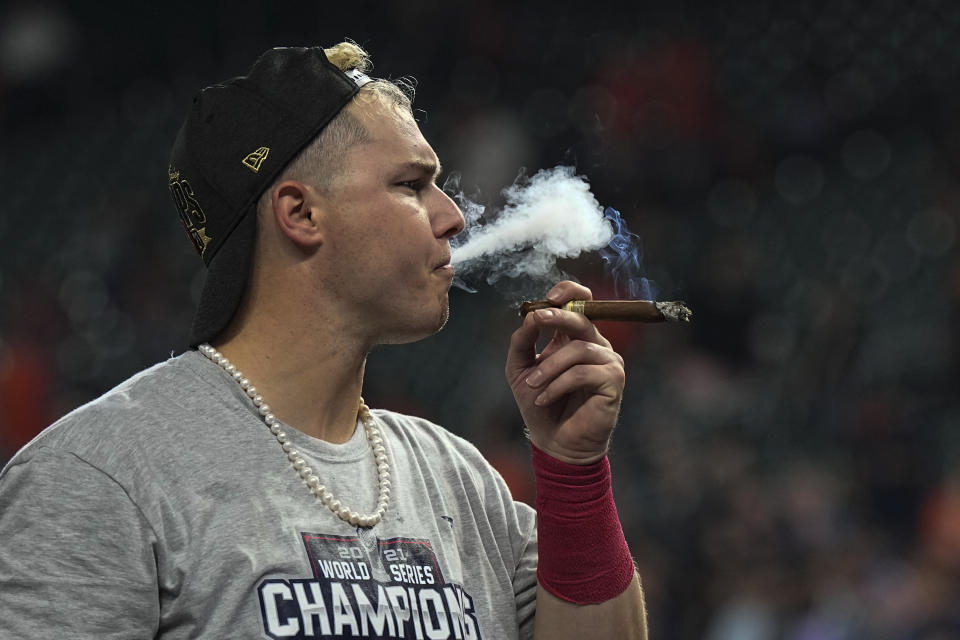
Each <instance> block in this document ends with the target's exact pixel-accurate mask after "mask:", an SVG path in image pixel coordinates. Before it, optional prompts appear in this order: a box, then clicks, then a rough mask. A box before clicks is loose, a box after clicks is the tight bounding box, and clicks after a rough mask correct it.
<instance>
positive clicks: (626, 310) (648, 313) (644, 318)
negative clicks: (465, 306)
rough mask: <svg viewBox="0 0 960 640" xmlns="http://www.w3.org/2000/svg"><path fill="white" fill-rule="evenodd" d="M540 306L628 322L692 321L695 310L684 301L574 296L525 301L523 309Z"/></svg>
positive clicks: (597, 318) (533, 308) (525, 311)
mask: <svg viewBox="0 0 960 640" xmlns="http://www.w3.org/2000/svg"><path fill="white" fill-rule="evenodd" d="M537 309H565V310H567V311H573V312H574V313H582V314H583V315H585V316H587V317H588V318H590V319H591V320H623V321H625V322H690V317H691V316H692V315H693V311H691V310H690V309H689V307H687V305H685V304H684V303H682V302H679V301H676V300H673V301H669V302H654V301H652V300H571V301H570V302H567V303H565V304H562V305H560V304H553V303H552V302H547V301H546V300H537V301H536V302H524V303H523V304H521V305H520V313H521V314H522V315H527V314H528V313H530V312H531V311H536V310H537Z"/></svg>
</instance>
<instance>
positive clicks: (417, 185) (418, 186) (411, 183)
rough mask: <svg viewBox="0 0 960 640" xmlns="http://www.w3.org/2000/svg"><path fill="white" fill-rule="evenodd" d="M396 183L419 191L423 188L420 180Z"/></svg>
mask: <svg viewBox="0 0 960 640" xmlns="http://www.w3.org/2000/svg"><path fill="white" fill-rule="evenodd" d="M397 185H398V186H401V187H406V188H408V189H413V190H414V191H420V190H421V189H422V188H423V183H422V182H421V181H420V180H404V181H403V182H398V183H397Z"/></svg>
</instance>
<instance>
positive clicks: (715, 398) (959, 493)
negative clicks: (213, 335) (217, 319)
mask: <svg viewBox="0 0 960 640" xmlns="http://www.w3.org/2000/svg"><path fill="white" fill-rule="evenodd" d="M958 35H960V5H958V4H957V3H954V2H949V1H947V0H926V1H920V0H918V1H916V2H894V1H892V0H890V1H880V2H872V3H868V2H856V1H853V0H846V1H830V2H827V1H823V2H813V1H804V0H799V1H795V2H790V3H757V2H749V1H748V2H741V3H732V2H731V3H721V5H714V6H713V7H711V8H696V5H693V4H691V5H687V6H684V5H682V4H678V3H633V2H629V3H628V2H622V3H611V2H604V1H600V2H591V3H573V4H563V3H554V2H550V3H547V2H523V3H508V2H503V1H500V0H493V1H487V2H465V3H438V2H429V1H425V0H408V1H407V2H403V3H399V2H383V3H364V2H356V3H344V5H343V6H341V7H339V8H331V7H328V6H327V5H326V3H292V2H287V1H278V2H269V3H268V2H262V3H258V2H244V1H240V2H194V3H186V2H176V1H174V2H164V3H149V4H147V3H139V2H129V3H118V2H96V3H92V2H91V3H67V2H55V1H50V0H46V1H40V2H12V3H11V2H7V3H4V4H0V150H2V153H0V194H2V196H3V197H2V199H0V247H2V251H0V293H2V295H3V298H4V300H6V302H5V304H4V305H3V306H2V308H0V461H3V460H5V459H7V458H8V457H9V456H10V455H12V454H13V452H14V451H15V450H16V449H17V448H18V447H19V446H21V445H22V444H23V443H24V442H26V441H27V440H28V439H29V438H30V437H31V436H32V435H33V434H35V433H36V432H37V431H39V430H40V429H41V428H42V427H43V426H45V425H46V424H48V423H49V422H50V421H52V420H53V419H55V418H57V417H59V416H60V415H62V414H63V413H65V412H67V411H69V410H70V409H72V408H74V407H76V406H78V405H80V404H82V403H84V402H86V401H88V400H90V399H92V398H93V397H95V396H96V395H98V394H100V393H102V392H103V391H105V390H107V389H108V388H110V387H111V386H113V385H115V384H116V383H118V382H119V381H121V380H122V379H124V378H125V377H127V376H128V375H130V374H132V373H133V372H135V371H137V370H139V369H141V368H143V367H145V366H147V365H150V364H152V363H154V362H156V361H158V360H161V359H163V358H166V357H168V356H169V355H170V354H171V353H177V352H179V351H181V350H182V349H183V348H184V343H185V339H186V334H187V329H188V327H189V322H190V318H191V316H192V309H193V304H194V297H195V295H196V294H197V292H198V288H199V286H200V284H201V282H202V277H203V276H202V272H201V269H200V267H201V263H200V261H199V259H198V258H197V256H196V255H195V253H194V252H193V249H192V247H191V246H190V244H189V242H187V240H186V238H185V237H184V234H183V232H182V230H181V229H180V227H179V225H178V223H177V221H176V215H175V212H174V209H173V207H172V205H171V203H170V201H169V196H168V192H167V188H166V159H167V153H168V150H169V146H170V144H171V142H172V140H173V137H174V135H175V132H176V129H177V128H178V126H179V123H180V121H181V118H182V116H183V115H184V114H185V112H186V109H187V105H188V104H189V102H190V99H191V97H192V95H193V93H194V92H196V91H197V90H198V89H199V88H200V87H202V86H205V85H207V84H210V83H213V82H215V81H218V80H221V79H223V78H226V77H230V76H233V75H239V74H241V73H244V72H245V71H246V69H247V68H249V65H250V64H251V63H252V61H253V60H254V59H255V58H256V56H257V55H258V54H259V53H261V52H262V51H263V50H264V49H266V48H268V47H271V46H278V45H303V44H323V45H330V44H333V43H335V42H337V41H339V40H341V39H343V38H344V37H350V38H352V39H354V40H356V41H357V42H359V43H360V44H361V45H363V46H364V47H366V48H367V49H368V50H369V51H371V53H372V54H373V56H374V62H375V63H376V68H375V70H374V71H375V75H379V76H383V77H397V76H401V75H412V76H414V77H416V78H417V79H418V81H419V89H418V96H417V102H416V106H417V107H418V108H419V109H420V110H421V111H419V112H418V117H419V119H420V120H421V124H422V128H423V130H424V132H425V134H426V136H427V138H428V139H429V140H430V141H431V142H432V143H433V145H434V147H435V148H436V150H437V152H438V153H439V155H440V157H441V159H442V161H443V163H444V165H445V166H446V167H447V169H448V170H455V171H458V172H460V173H461V174H462V175H463V180H462V183H463V186H464V188H466V189H467V190H468V191H471V192H474V193H479V194H480V198H481V199H482V200H484V201H485V202H488V203H491V204H495V203H496V201H497V197H498V193H499V190H500V189H501V188H503V187H505V186H506V185H508V184H510V182H511V181H512V180H513V179H514V177H515V176H516V175H517V173H518V171H519V170H520V169H521V167H526V168H527V169H528V171H530V172H532V171H534V170H536V169H539V168H544V167H552V166H554V165H556V164H559V163H567V164H573V165H575V166H576V167H577V171H578V173H580V174H583V175H585V176H587V177H588V178H589V180H590V181H591V184H592V185H593V191H594V193H595V194H596V195H597V197H598V199H599V200H600V202H601V203H602V204H603V205H610V206H614V207H616V208H618V209H619V210H620V211H621V212H622V213H623V214H624V216H625V217H626V219H627V220H628V221H629V224H630V227H631V229H632V230H633V231H634V232H636V233H638V234H639V235H640V236H641V237H642V240H643V244H644V247H645V252H646V255H645V263H646V268H647V275H648V276H649V277H650V278H652V279H653V280H655V281H656V282H657V283H658V285H659V291H660V295H661V297H662V298H664V299H676V298H680V299H685V300H687V301H688V303H689V304H690V306H691V307H692V308H693V309H694V311H695V317H694V323H693V324H692V325H691V326H690V327H671V326H656V327H623V326H616V325H609V326H606V327H604V329H605V331H607V332H608V333H609V335H610V337H611V339H612V340H613V342H614V343H615V346H616V347H617V348H618V350H619V351H620V352H621V353H622V354H623V355H624V356H625V358H626V359H627V363H628V375H629V378H628V387H627V397H626V401H625V408H624V412H623V418H622V421H621V424H620V426H619V429H618V432H617V435H616V440H615V447H614V449H615V453H614V454H613V456H612V461H613V465H614V469H615V475H614V478H615V485H616V492H617V495H618V503H619V505H620V509H621V516H622V519H623V522H624V525H625V528H626V531H627V536H628V539H629V541H630V544H631V547H632V549H633V551H634V553H635V556H636V559H637V563H638V565H639V566H640V569H641V571H642V574H643V577H644V581H645V585H646V591H647V597H648V605H649V609H650V620H651V629H652V635H651V637H655V638H672V639H685V638H706V639H709V640H725V639H737V640H740V639H744V640H753V639H756V640H760V639H765V638H771V639H773V638H783V639H789V640H833V639H837V640H840V639H847V638H850V639H853V638H881V639H885V638H918V639H919V638H923V639H933V638H957V637H960V616H958V611H960V607H958V605H957V603H958V602H960V598H958V596H960V589H958V576H960V473H958V466H957V462H958V459H960V428H958V427H960V400H958V387H960V384H958V378H960V351H958V338H960V328H958V327H960V324H958V322H960V253H958V244H957V240H958V238H957V235H958V225H960V188H958V186H960V180H958V178H960V166H958V161H960V110H958V108H960V83H958V80H960V47H958V46H957V45H958V43H957V41H958ZM304 108H309V105H304ZM371 233H376V229H371ZM565 266H566V267H567V269H568V270H569V271H570V272H571V273H572V274H574V275H576V276H577V277H579V278H580V279H581V280H583V281H584V282H586V283H587V284H589V285H590V286H592V287H594V289H595V291H597V292H598V293H599V294H602V293H604V292H606V293H608V294H609V293H610V292H611V289H612V282H611V281H610V279H609V277H607V276H606V275H605V274H604V273H603V271H602V269H601V268H600V267H599V265H598V264H597V262H596V261H594V260H591V259H586V260H581V261H579V262H577V263H574V264H569V265H565ZM452 304H453V307H454V311H453V316H452V319H451V322H450V323H449V325H448V327H447V329H446V330H445V331H444V332H443V333H441V334H440V335H438V336H436V337H434V338H431V339H429V340H426V341H423V342H422V343H419V344H417V345H412V346H404V347H385V348H381V349H379V350H377V351H376V352H374V354H372V356H371V360H370V365H369V373H368V382H367V389H366V393H365V395H366V397H367V399H368V401H369V402H370V403H371V404H372V405H373V406H378V407H387V408H393V409H397V410H401V411H408V412H413V413H417V414H420V415H423V416H425V417H428V418H430V419H433V420H435V421H437V422H439V423H441V424H444V425H446V426H447V427H449V428H450V429H451V430H453V431H454V432H457V433H460V434H462V435H464V436H466V437H468V438H470V439H471V440H473V441H474V442H476V443H477V444H478V445H479V446H480V447H481V448H482V449H483V450H484V451H485V453H486V454H487V455H488V456H489V457H490V458H491V460H493V461H494V462H495V463H496V464H497V466H498V467H499V468H500V469H501V470H502V472H503V474H504V475H505V477H507V479H508V480H509V482H510V484H511V486H512V488H513V489H514V491H515V494H516V495H517V497H518V498H520V499H526V500H529V499H530V496H531V492H532V487H531V478H530V475H529V472H528V471H527V461H526V458H527V452H526V449H525V445H524V443H523V442H522V438H521V436H520V429H521V424H520V422H519V420H518V416H517V414H516V410H515V408H514V406H513V403H512V400H511V398H510V395H509V391H508V389H507V387H506V384H505V383H504V382H503V380H502V374H501V367H502V359H503V355H504V351H505V347H506V342H507V339H508V336H509V333H510V332H511V331H512V329H513V327H514V326H515V325H516V323H517V318H516V315H515V311H513V310H512V309H510V308H508V306H507V305H506V304H505V303H504V301H503V300H502V298H501V297H500V296H499V295H498V294H497V292H495V291H492V290H489V289H483V288H482V289H481V290H480V291H479V292H478V293H476V294H472V295H471V294H466V293H463V292H460V291H454V293H453V294H452ZM198 441H199V442H202V434H198Z"/></svg>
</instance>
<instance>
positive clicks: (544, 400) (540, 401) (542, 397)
mask: <svg viewBox="0 0 960 640" xmlns="http://www.w3.org/2000/svg"><path fill="white" fill-rule="evenodd" d="M533 404H535V405H537V406H538V407H542V406H543V405H545V404H547V394H545V393H541V394H540V395H538V396H537V399H536V400H534V401H533Z"/></svg>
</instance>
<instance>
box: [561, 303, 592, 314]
mask: <svg viewBox="0 0 960 640" xmlns="http://www.w3.org/2000/svg"><path fill="white" fill-rule="evenodd" d="M586 302H587V301H586V300H571V301H570V302H568V303H566V304H565V305H563V308H564V309H565V310H566V311H573V312H574V313H583V309H584V305H585V304H586Z"/></svg>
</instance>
